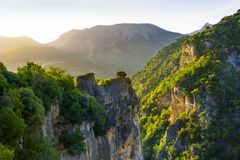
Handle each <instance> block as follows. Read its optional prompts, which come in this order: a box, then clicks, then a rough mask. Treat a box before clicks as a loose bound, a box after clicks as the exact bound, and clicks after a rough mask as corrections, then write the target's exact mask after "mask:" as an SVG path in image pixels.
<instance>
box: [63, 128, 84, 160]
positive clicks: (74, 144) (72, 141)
mask: <svg viewBox="0 0 240 160" xmlns="http://www.w3.org/2000/svg"><path fill="white" fill-rule="evenodd" d="M61 141H62V142H63V144H64V146H65V147H66V148H69V150H70V151H69V153H70V154H72V155H79V154H81V153H84V152H85V150H86V148H85V142H84V135H83V133H82V132H81V130H80V129H74V130H70V131H68V132H66V133H64V134H63V136H62V138H61Z"/></svg>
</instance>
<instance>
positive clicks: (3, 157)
mask: <svg viewBox="0 0 240 160" xmlns="http://www.w3.org/2000/svg"><path fill="white" fill-rule="evenodd" d="M13 157H14V150H12V149H9V148H7V147H5V146H3V145H2V144H1V143H0V160H12V159H13Z"/></svg>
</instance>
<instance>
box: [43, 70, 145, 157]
mask: <svg viewBox="0 0 240 160" xmlns="http://www.w3.org/2000/svg"><path fill="white" fill-rule="evenodd" d="M77 82H78V85H77V87H78V88H79V89H81V90H82V91H85V92H86V93H88V94H89V95H91V96H94V97H95V98H96V99H97V101H98V102H99V103H101V104H102V105H103V106H104V107H105V110H106V114H107V122H106V126H105V128H106V134H105V135H104V136H96V135H95V134H94V129H93V128H94V124H93V123H92V122H87V121H84V122H82V124H81V125H78V126H76V125H75V126H72V125H65V126H64V127H63V126H62V128H61V126H58V127H55V125H54V123H56V122H57V121H58V119H59V117H58V109H57V106H56V107H52V110H51V111H50V112H49V114H48V115H47V118H46V121H47V122H46V125H44V126H43V130H44V132H45V134H46V135H47V136H48V138H49V140H51V141H52V143H55V144H56V145H57V146H58V148H60V154H61V160H130V159H131V160H141V159H143V158H142V152H141V142H140V132H139V126H138V123H139V122H138V121H139V120H138V115H137V112H138V106H137V105H138V99H137V97H136V95H135V92H134V90H133V89H132V87H131V81H130V79H129V78H126V73H125V72H118V73H117V78H115V79H111V82H110V83H108V84H107V85H104V86H100V85H97V83H96V80H95V77H94V74H93V73H89V74H86V75H83V76H79V77H78V78H77ZM64 128H68V129H71V130H74V129H76V128H80V129H81V131H82V132H83V134H84V137H85V145H86V146H85V148H86V152H85V153H83V154H81V155H74V156H73V155H70V154H68V153H67V152H66V151H64V147H62V145H61V144H60V143H59V141H58V138H56V137H58V136H59V132H61V130H64Z"/></svg>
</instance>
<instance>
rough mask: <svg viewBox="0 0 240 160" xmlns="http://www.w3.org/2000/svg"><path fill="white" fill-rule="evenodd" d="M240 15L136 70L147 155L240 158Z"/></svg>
mask: <svg viewBox="0 0 240 160" xmlns="http://www.w3.org/2000/svg"><path fill="white" fill-rule="evenodd" d="M239 21H240V12H239V11H238V12H237V13H236V14H234V15H232V16H228V17H225V18H223V19H222V20H221V21H220V22H219V23H218V24H216V25H213V26H212V27H210V28H207V29H205V30H204V31H202V32H200V33H197V34H196V35H194V36H191V37H186V38H182V39H181V40H178V41H177V42H176V43H174V44H172V45H170V46H168V47H166V48H164V49H163V50H161V51H159V52H158V53H157V54H156V55H155V56H154V57H153V58H152V59H150V61H149V62H148V63H147V64H146V65H145V67H144V69H143V70H142V71H139V72H137V73H136V74H135V75H134V76H133V85H134V87H135V89H136V90H137V93H138V95H139V96H140V97H142V98H141V104H142V107H141V120H140V121H141V132H142V133H141V134H142V145H143V154H144V156H145V159H159V160H160V159H177V158H178V159H220V160H221V159H239V158H240V152H239V148H240V145H239V143H238V139H239V136H240V129H239V127H238V126H239V124H240V118H239V115H240V110H239V104H240V102H239V99H240V85H239V80H240V76H239V75H240V74H239V73H240V65H239V64H240V63H239V62H240V61H239V59H240V56H239V55H240V24H239ZM165 59H166V62H165V63H164V60H165ZM150 75H151V77H150ZM145 77H150V79H148V78H145Z"/></svg>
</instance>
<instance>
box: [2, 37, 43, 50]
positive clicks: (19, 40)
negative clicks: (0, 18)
mask: <svg viewBox="0 0 240 160" xmlns="http://www.w3.org/2000/svg"><path fill="white" fill-rule="evenodd" d="M38 45H40V43H38V42H36V41H34V40H33V39H31V38H29V37H3V36H0V54H1V53H3V52H6V51H8V50H10V49H14V48H18V47H26V46H38Z"/></svg>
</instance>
